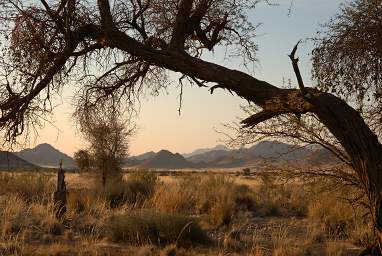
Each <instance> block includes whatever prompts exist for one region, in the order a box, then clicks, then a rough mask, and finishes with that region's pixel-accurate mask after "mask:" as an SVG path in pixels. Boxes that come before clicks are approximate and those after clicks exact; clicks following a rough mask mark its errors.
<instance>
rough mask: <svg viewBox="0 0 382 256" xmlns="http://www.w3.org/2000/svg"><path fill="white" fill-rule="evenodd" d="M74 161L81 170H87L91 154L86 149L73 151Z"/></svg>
mask: <svg viewBox="0 0 382 256" xmlns="http://www.w3.org/2000/svg"><path fill="white" fill-rule="evenodd" d="M74 161H75V162H76V165H77V167H78V168H79V169H80V170H81V171H89V170H90V169H91V167H92V156H91V154H90V152H89V151H88V150H86V149H80V150H78V151H77V152H75V153H74Z"/></svg>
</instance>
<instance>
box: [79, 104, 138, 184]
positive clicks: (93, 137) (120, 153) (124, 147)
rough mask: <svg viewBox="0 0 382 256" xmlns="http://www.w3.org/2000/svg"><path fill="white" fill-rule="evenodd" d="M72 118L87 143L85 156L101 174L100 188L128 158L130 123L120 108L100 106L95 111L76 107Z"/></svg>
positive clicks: (131, 131) (119, 170)
mask: <svg viewBox="0 0 382 256" xmlns="http://www.w3.org/2000/svg"><path fill="white" fill-rule="evenodd" d="M74 117H75V118H76V120H77V123H78V124H79V129H80V131H81V132H82V134H83V135H84V138H85V139H86V140H87V142H88V143H89V149H88V154H87V156H86V154H85V155H83V157H82V158H83V159H82V160H83V161H81V162H84V160H87V159H86V158H90V159H91V160H92V161H93V163H92V164H93V165H94V167H95V168H96V169H97V170H99V171H100V172H101V174H102V182H103V185H105V184H106V179H107V177H112V176H117V175H119V173H120V172H121V167H122V165H123V163H124V161H125V159H126V158H127V155H128V139H129V138H130V137H131V135H132V134H133V132H134V126H132V125H131V124H130V122H129V120H126V119H124V115H123V113H121V111H120V109H116V108H114V107H113V106H109V105H103V106H102V107H101V106H99V107H97V108H96V109H95V108H91V107H88V106H85V107H79V108H78V109H77V110H76V112H75V114H74Z"/></svg>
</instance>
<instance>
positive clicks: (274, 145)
mask: <svg viewBox="0 0 382 256" xmlns="http://www.w3.org/2000/svg"><path fill="white" fill-rule="evenodd" d="M336 161H337V160H336V159H335V157H334V156H333V155H332V153H330V152H329V151H328V150H326V149H324V148H318V147H299V146H295V145H290V144H286V143H282V142H278V141H262V142H259V143H258V144H256V145H254V146H252V147H250V148H241V149H236V150H229V149H228V148H226V147H225V146H222V145H218V146H216V147H214V148H211V149H199V150H195V151H193V152H192V153H189V154H183V155H180V154H178V153H175V154H174V153H171V152H170V151H168V150H161V151H159V152H157V153H155V152H152V151H151V152H147V153H144V154H142V155H139V156H134V157H130V158H128V159H127V161H126V166H128V167H142V168H161V169H181V168H233V167H245V166H264V165H267V166H281V165H288V166H317V165H325V164H334V163H336Z"/></svg>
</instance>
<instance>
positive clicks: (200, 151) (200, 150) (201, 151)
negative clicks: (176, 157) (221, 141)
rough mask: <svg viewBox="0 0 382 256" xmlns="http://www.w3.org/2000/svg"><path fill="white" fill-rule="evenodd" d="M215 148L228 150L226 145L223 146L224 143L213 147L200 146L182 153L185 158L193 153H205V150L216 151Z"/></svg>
mask: <svg viewBox="0 0 382 256" xmlns="http://www.w3.org/2000/svg"><path fill="white" fill-rule="evenodd" d="M216 150H221V151H228V150H229V149H228V148H227V147H226V146H224V145H216V146H215V147H213V148H200V149H197V150H194V151H192V152H191V153H188V154H187V153H186V154H182V155H183V156H184V157H185V158H189V157H192V156H195V155H200V154H204V153H207V152H210V151H216Z"/></svg>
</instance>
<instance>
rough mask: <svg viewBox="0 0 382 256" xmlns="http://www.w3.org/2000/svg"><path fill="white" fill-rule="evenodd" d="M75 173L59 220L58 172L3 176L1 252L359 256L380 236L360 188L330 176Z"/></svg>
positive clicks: (0, 185)
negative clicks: (358, 200) (355, 200)
mask: <svg viewBox="0 0 382 256" xmlns="http://www.w3.org/2000/svg"><path fill="white" fill-rule="evenodd" d="M70 175H71V174H67V176H68V178H69V179H68V180H69V184H68V185H69V192H68V202H67V212H66V214H65V215H64V217H63V218H61V219H57V218H56V216H55V207H54V204H53V200H52V193H53V191H54V185H55V177H54V176H53V175H51V174H28V173H12V174H10V173H3V174H1V175H0V232H1V236H0V240H1V241H0V255H163V256H165V255H253V256H259V255H357V253H359V248H360V247H364V246H367V245H368V243H370V241H373V239H374V237H373V234H370V233H368V232H367V231H369V230H370V227H369V226H368V225H369V224H368V221H369V219H368V218H367V216H366V217H365V216H363V213H364V212H366V211H365V209H363V208H362V207H361V206H360V205H358V204H351V203H349V200H348V199H349V198H351V196H352V194H353V192H354V191H353V190H354V189H353V188H348V187H343V186H336V184H332V183H331V181H328V180H325V179H323V178H316V179H311V180H309V181H308V182H297V181H293V182H281V181H280V180H277V179H276V178H274V177H270V175H269V174H266V173H264V174H263V175H256V176H255V177H254V176H241V177H238V176H229V175H222V174H192V173H184V174H183V175H181V176H174V177H171V181H168V179H167V177H166V181H164V179H162V176H157V175H156V174H155V173H153V172H148V171H143V170H138V171H134V172H132V173H129V174H126V175H125V176H124V177H123V178H122V176H121V177H120V178H115V179H111V180H109V182H108V183H107V185H106V187H105V188H104V189H103V188H102V187H101V186H99V180H98V179H99V177H97V176H92V175H91V174H80V175H79V176H78V177H76V179H83V180H84V184H85V185H84V186H82V187H79V186H78V184H76V185H75V186H71V184H70ZM90 178H91V179H90ZM239 179H240V180H245V181H246V182H245V183H246V185H243V184H242V183H243V182H238V180H239ZM92 180H93V181H94V183H93V182H91V181H92ZM344 195H346V196H348V198H344Z"/></svg>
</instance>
